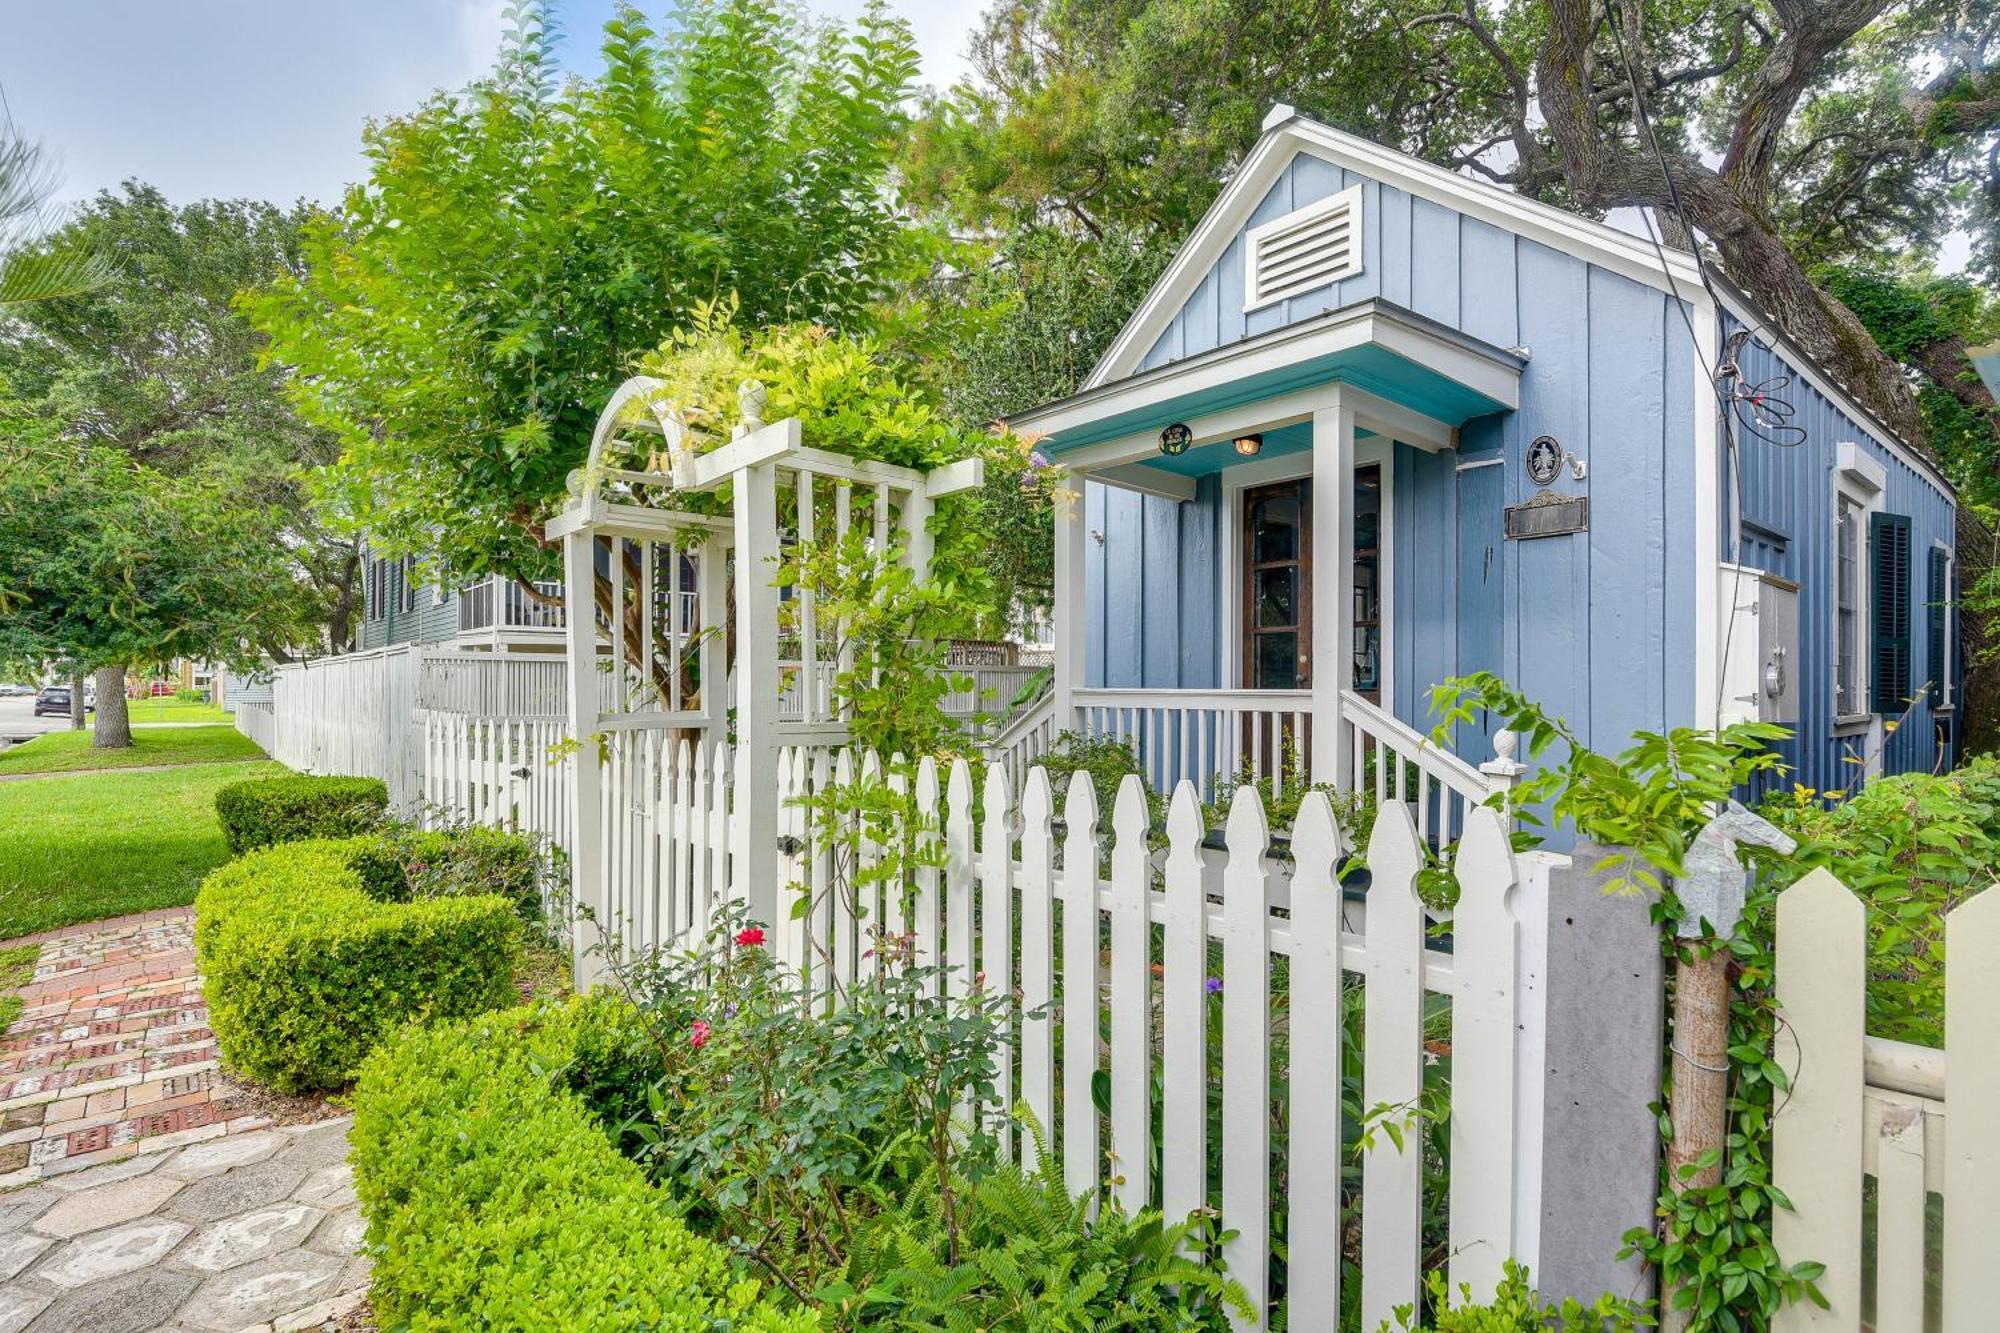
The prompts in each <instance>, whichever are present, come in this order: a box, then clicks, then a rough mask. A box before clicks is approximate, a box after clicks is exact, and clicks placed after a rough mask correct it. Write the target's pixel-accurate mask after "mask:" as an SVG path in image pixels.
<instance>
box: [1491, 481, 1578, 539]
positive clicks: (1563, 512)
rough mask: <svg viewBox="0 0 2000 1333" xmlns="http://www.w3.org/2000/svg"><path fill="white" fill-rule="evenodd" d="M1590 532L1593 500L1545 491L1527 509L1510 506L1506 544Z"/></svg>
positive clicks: (1529, 502)
mask: <svg viewBox="0 0 2000 1333" xmlns="http://www.w3.org/2000/svg"><path fill="white" fill-rule="evenodd" d="M1588 531H1590V497H1589V496H1585V495H1557V494H1556V493H1555V492H1554V491H1543V492H1542V493H1541V494H1540V495H1537V496H1536V497H1535V498H1534V499H1532V500H1530V501H1528V503H1526V504H1524V505H1508V506H1507V540H1508V541H1532V540H1533V539H1534V538H1537V537H1566V536H1568V535H1569V534H1570V533H1572V532H1588Z"/></svg>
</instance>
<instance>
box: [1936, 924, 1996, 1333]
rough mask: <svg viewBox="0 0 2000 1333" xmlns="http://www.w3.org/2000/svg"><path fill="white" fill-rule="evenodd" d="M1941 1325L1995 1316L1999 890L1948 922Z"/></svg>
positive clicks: (1963, 1328) (1961, 1331) (1956, 1330)
mask: <svg viewBox="0 0 2000 1333" xmlns="http://www.w3.org/2000/svg"><path fill="white" fill-rule="evenodd" d="M1944 953H1945V960H1946V966H1947V968H1948V969H1949V970H1948V971H1947V973H1946V977H1945V1006H1944V1042H1945V1050H1946V1052H1948V1055H1947V1058H1948V1060H1949V1061H1950V1066H1949V1076H1948V1078H1947V1079H1946V1082H1945V1095H1944V1106H1945V1112H1944V1120H1945V1179H1946V1199H1945V1208H1944V1327H1945V1333H1969V1331H1970V1330H1972V1329H1974V1328H1980V1327H1990V1326H1991V1323H1992V1318H1993V1312H1992V1305H1993V1296H1992V1292H1991V1289H1990V1288H1989V1287H1988V1286H1987V1283H1988V1282H1989V1281H1991V1274H1990V1271H1989V1269H1990V1266H1991V1263H1992V1259H1993V1256H1994V1255H1995V1254H2000V1024H1996V1023H1995V1021H1994V1016H1995V1015H1996V1014H2000V893H1996V892H1995V891H1994V890H1993V889H1992V888H1988V889H1987V890H1986V891H1985V892H1984V893H1981V894H1980V895H1979V896H1978V897H1976V898H1974V899H1972V900H1971V901H1970V902H1967V903H1963V904H1961V905H1960V906H1959V907H1958V908H1956V909H1955V910H1954V911H1953V912H1952V914H1951V915H1950V916H1949V917H1946V918H1945V944H1944Z"/></svg>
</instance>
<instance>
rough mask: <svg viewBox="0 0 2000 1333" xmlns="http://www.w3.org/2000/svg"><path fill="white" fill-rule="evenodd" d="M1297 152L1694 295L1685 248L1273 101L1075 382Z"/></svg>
mask: <svg viewBox="0 0 2000 1333" xmlns="http://www.w3.org/2000/svg"><path fill="white" fill-rule="evenodd" d="M1301 152H1309V153H1311V154H1313V155H1314V156H1315V157H1319V158H1323V159H1325V160H1326V161H1329V162H1332V163H1334V164H1335V165H1337V166H1341V167H1345V168H1347V169H1348V170H1350V171H1356V172H1360V173H1361V174H1362V175H1364V176H1368V177H1370V178H1371V179H1374V180H1377V181H1380V182H1382V183H1383V184H1385V185H1392V186H1394V187H1396V188H1397V189H1400V190H1405V191H1407V192H1408V193H1410V194H1411V195H1414V196H1415V197H1417V198H1420V199H1428V200H1430V201H1431V202H1432V203H1436V204H1440V205H1442V206H1444V207H1446V208H1450V209H1452V210H1454V211H1456V212H1459V213H1463V214H1465V215H1467V216H1469V217H1475V218H1479V219H1480V220H1482V221H1484V222H1489V223H1491V224H1493V225H1494V226H1496V227H1499V228H1500V229H1501V230H1503V231H1508V232H1512V233H1514V234H1516V235H1519V236H1526V237H1528V238H1530V239H1532V240H1536V241H1540V242H1541V243H1543V244H1544V245H1548V246H1550V247H1552V248H1554V249H1556V250H1560V251H1562V252H1563V253H1565V254H1572V255H1576V256H1577V257H1579V258H1582V259H1586V260H1588V261H1590V262H1591V263H1594V264H1597V265H1599V266H1600V267H1603V268H1606V269H1609V270H1610V271H1612V272H1614V273H1618V274H1621V275H1622V276H1624V277H1627V278H1630V279H1632V280H1633V281H1635V282H1639V283H1643V284H1645V285H1646V286H1649V287H1655V288H1658V289H1659V290H1661V291H1664V292H1669V293H1672V294H1674V295H1677V296H1680V297H1682V298H1683V299H1690V300H1696V301H1699V300H1702V299H1704V298H1703V297H1702V296H1701V273H1700V271H1699V270H1698V269H1697V268H1696V266H1695V261H1694V257H1693V256H1692V255H1688V254H1686V253H1684V252H1682V251H1678V250H1671V249H1670V250H1668V251H1667V252H1666V255H1667V265H1666V268H1665V269H1664V270H1663V269H1662V268H1661V265H1660V254H1659V252H1658V251H1657V250H1655V249H1654V247H1653V245H1652V243H1651V242H1650V241H1647V240H1645V239H1643V238H1641V237H1638V236H1633V235H1631V234H1630V233H1628V232H1622V231H1619V230H1618V229H1617V228H1615V227H1608V226H1606V225H1604V224H1603V223H1601V222H1593V221H1591V220H1590V219H1589V218H1585V217H1579V216H1578V215H1576V214H1574V213H1570V212H1566V211H1565V210H1563V209H1560V208H1555V207H1553V206H1551V205H1548V204H1543V203H1537V202H1536V201H1535V200H1533V199H1529V198H1526V197H1524V196H1522V195H1518V194H1515V193H1513V192H1512V191H1509V190H1503V189H1501V188H1500V187H1499V186H1497V185H1493V184H1489V183H1487V182H1485V181H1478V180H1473V179H1471V178H1470V177H1467V176H1461V175H1458V174H1457V173H1455V172H1452V171H1448V170H1446V169H1445V168H1443V167H1440V166H1437V165H1435V164H1433V163H1430V162H1425V161H1423V160H1422V159H1421V158H1415V157H1411V156H1410V155H1409V154H1407V153H1399V152H1396V151H1395V150H1394V149H1390V148H1384V147H1382V145H1380V144H1377V143H1372V142H1370V141H1369V140H1367V139H1363V138H1359V137H1357V136H1356V135H1352V134H1348V133H1346V132H1344V131H1341V130H1337V129H1335V128H1333V126H1331V125H1326V124H1323V123H1321V122H1320V121H1317V120H1313V119H1311V118H1309V117H1306V116H1301V115H1299V114H1298V113H1297V112H1295V111H1294V110H1292V108H1291V107H1288V106H1284V105H1282V104H1281V105H1279V106H1276V107H1273V108H1272V109H1271V114H1270V115H1268V116H1266V117H1265V118H1264V133H1263V136H1262V137H1261V138H1259V139H1258V140H1257V142H1256V144H1255V145H1254V146H1253V147H1252V148H1251V149H1250V153H1249V156H1247V157H1246V158H1244V160H1243V164H1242V166H1241V167H1239V168H1238V169H1237V172H1236V175H1235V176H1233V177H1232V178H1231V179H1230V181H1229V183H1228V184H1227V185H1225V186H1223V188H1222V193H1221V194H1219V195H1218V196H1217V197H1216V200H1215V202H1214V203H1213V204H1211V205H1210V206H1209V209H1208V212H1207V213H1206V214H1204V215H1203V216H1202V220H1201V222H1200V223H1199V224H1198V225H1197V226H1196V227H1195V229H1194V231H1193V232H1192V233H1191V234H1190V235H1189V236H1188V239H1187V240H1186V241H1185V242H1184V243H1183V244H1182V245H1181V248H1180V251H1179V252H1178V253H1177V254H1176V255H1175V256H1174V259H1173V262H1172V263H1170V264H1168V265H1167V269H1166V271H1165V272H1164V273H1162V274H1161V275H1160V278H1159V280H1158V281H1157V282H1155V283H1154V284H1153V288H1152V290H1151V291H1150V292H1148V293H1147V294H1146V299H1145V300H1144V301H1142V302H1140V304H1139V308H1138V310H1136V311H1134V312H1133V315H1132V317H1131V318H1130V319H1129V320H1127V321H1126V322H1125V327H1124V328H1122V329H1120V330H1119V332H1118V336H1117V337H1116V338H1114V339H1112V341H1111V345H1110V346H1109V347H1108V348H1106V349H1105V352H1104V355H1103V356H1102V357H1101V358H1099V360H1098V362H1097V365H1096V367H1095V368H1093V369H1092V370H1091V372H1090V377H1089V378H1088V379H1086V380H1085V381H1084V383H1083V387H1084V388H1085V389H1092V388H1096V387H1097V386H1098V385H1100V384H1103V383H1106V382H1107V381H1109V380H1114V379H1122V378H1124V377H1125V376H1127V375H1130V374H1131V373H1132V372H1133V371H1134V370H1136V369H1137V368H1138V365H1139V361H1140V360H1141V358H1143V357H1144V356H1145V355H1146V352H1147V350H1148V349H1150V348H1151V347H1152V345H1153V343H1154V341H1155V340H1156V339H1158V337H1159V336H1160V334H1161V332H1163V331H1164V330H1165V329H1166V327H1167V325H1168V323H1170V322H1171V321H1172V319H1173V317H1174V315H1175V313H1176V312H1178V311H1179V310H1180V308H1181V306H1182V304H1183V303H1184V302H1186V300H1187V299H1188V297H1189V296H1190V295H1191V294H1192V293H1193V291H1194V289H1195V287H1196V285H1197V284H1199V283H1200V282H1201V280H1202V277H1203V276H1204V275H1205V274H1206V273H1207V272H1208V270H1209V268H1210V267H1211V266H1212V265H1213V264H1214V263H1215V262H1216V260H1217V259H1219V258H1220V257H1221V255H1222V252H1223V251H1224V250H1225V249H1227V248H1228V246H1229V243H1230V241H1231V240H1232V239H1234V237H1235V235H1236V233H1237V232H1238V231H1239V230H1241V229H1242V227H1243V225H1244V223H1245V222H1246V221H1247V220H1248V219H1249V217H1250V214H1251V213H1252V211H1254V210H1255V209H1256V207H1257V204H1258V202H1259V201H1260V200H1262V199H1263V197H1264V195H1265V192H1266V191H1268V190H1269V189H1270V188H1271V185H1272V183H1273V182H1275V181H1276V180H1277V179H1278V176H1279V174H1280V173H1281V172H1282V171H1283V170H1284V168H1285V166H1286V164H1287V163H1289V162H1290V161H1291V160H1292V159H1293V158H1294V157H1296V156H1297V155H1298V154H1299V153H1301Z"/></svg>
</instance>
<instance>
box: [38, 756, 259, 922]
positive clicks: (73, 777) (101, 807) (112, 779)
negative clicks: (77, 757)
mask: <svg viewBox="0 0 2000 1333" xmlns="http://www.w3.org/2000/svg"><path fill="white" fill-rule="evenodd" d="M37 743H38V744H39V742H37ZM285 771H286V770H285V768H284V767H283V766H282V765H280V764H273V763H248V764H242V763H239V764H204V765H200V766H197V767H191V768H178V769H168V770H164V771H162V772H157V773H77V774H70V775H65V776H59V777H49V778H37V779H35V780H33V781H28V782H0V939H11V938H13V937H15V936H18V935H29V934H33V933H34V932H36V931H40V930H53V929H55V928H56V927H57V926H66V925H70V924H72V923H74V922H78V921H95V920H97V919H99V918H101V917H107V916H122V915H123V914H125V913H127V912H144V911H147V910H149V909H151V908H155V907H172V906H176V905H179V904H181V903H187V902H192V901H194V891H195V889H196V888H197V887H198V886H199V885H200V884H201V880H202V876H204V875H206V874H207V873H208V872H209V871H210V870H212V869H214V868H215V867H216V866H218V865H221V864H222V863H223V862H224V861H226V860H228V859H229V849H228V847H227V846H225V845H224V843H223V841H222V829H221V828H220V827H219V826H218V825H217V824H216V822H215V791H216V788H218V787H221V786H224V785H225V784H227V783H231V782H239V781H241V780H242V779H244V778H261V777H275V776H277V775H279V774H281V773H283V772H285Z"/></svg>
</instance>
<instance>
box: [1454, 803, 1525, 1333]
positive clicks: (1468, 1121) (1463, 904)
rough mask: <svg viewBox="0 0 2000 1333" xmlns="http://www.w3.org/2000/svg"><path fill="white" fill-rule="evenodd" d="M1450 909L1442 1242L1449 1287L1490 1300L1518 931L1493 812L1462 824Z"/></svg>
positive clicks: (1502, 1236) (1508, 1114)
mask: <svg viewBox="0 0 2000 1333" xmlns="http://www.w3.org/2000/svg"><path fill="white" fill-rule="evenodd" d="M1453 868H1454V869H1455V870H1456V872H1457V875H1458V905H1457V906H1456V907H1455V908H1454V909H1453V911H1452V919H1451V939H1452V981H1453V989H1452V997H1451V1082H1452V1088H1453V1090H1454V1091H1455V1092H1456V1091H1458V1090H1461V1089H1462V1090H1464V1092H1465V1094H1466V1095H1465V1096H1463V1097H1458V1096H1454V1097H1453V1098H1452V1105H1451V1161H1452V1165H1453V1168H1454V1169H1453V1171H1452V1173H1451V1220H1450V1225H1449V1231H1450V1244H1451V1265H1450V1270H1451V1271H1450V1280H1451V1284H1452V1287H1453V1289H1454V1290H1455V1289H1457V1288H1458V1287H1459V1286H1461V1285H1469V1286H1471V1288H1472V1297H1473V1299H1474V1300H1479V1301H1484V1300H1490V1299H1492V1296H1493V1292H1494V1291H1495V1289H1497V1288H1498V1287H1499V1285H1500V1279H1501V1277H1502V1275H1503V1265H1504V1264H1505V1263H1506V1261H1507V1259H1508V1258H1509V1257H1510V1256H1511V1255H1512V1254H1513V1253H1514V1200H1513V1181H1514V1116H1515V1104H1514V1077H1515V1072H1514V1039H1515V1033H1516V1015H1517V1012H1518V1001H1517V997H1516V993H1515V977H1516V975H1517V972H1518V966H1519V955H1520V931H1519V928H1518V924H1517V922H1516V921H1515V915H1514V903H1513V890H1514V853H1513V851H1512V850H1511V849H1510V847H1509V844H1508V836H1507V828H1506V825H1505V824H1504V823H1502V822H1501V818H1500V815H1499V813H1498V812H1497V811H1494V810H1490V809H1486V808H1483V807H1482V808H1479V809H1476V810H1474V811H1473V812H1472V814H1471V815H1470V816H1469V817H1468V818H1467V819H1466V822H1465V834H1464V836H1463V837H1461V838H1460V839H1459V844H1458V852H1457V855H1456V857H1455V859H1454V862H1453Z"/></svg>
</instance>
